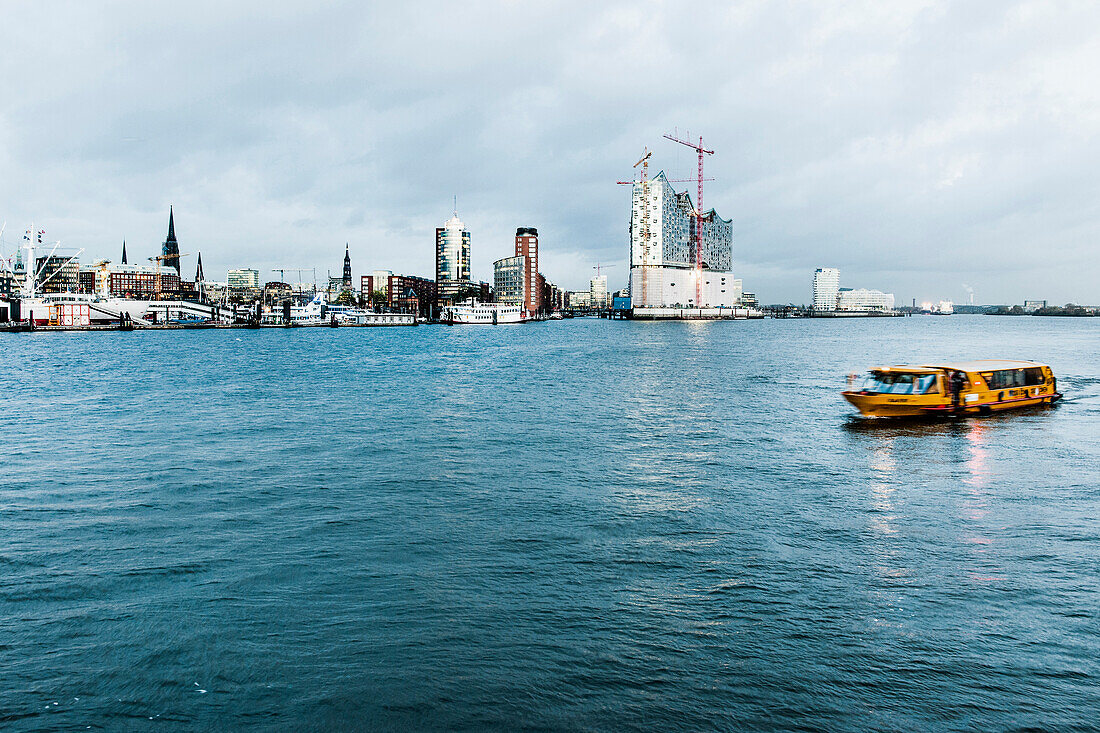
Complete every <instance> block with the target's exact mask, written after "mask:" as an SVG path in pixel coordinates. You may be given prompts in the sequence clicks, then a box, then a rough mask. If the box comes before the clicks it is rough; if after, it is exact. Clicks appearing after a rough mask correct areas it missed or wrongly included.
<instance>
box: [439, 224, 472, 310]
mask: <svg viewBox="0 0 1100 733" xmlns="http://www.w3.org/2000/svg"><path fill="white" fill-rule="evenodd" d="M435 282H436V285H437V286H438V289H439V297H440V298H444V299H452V298H454V296H455V295H457V294H458V293H459V291H461V290H465V289H467V288H469V287H471V285H472V284H471V282H470V233H469V232H468V231H466V228H465V226H464V225H463V224H462V220H461V219H459V218H458V211H455V212H454V214H453V215H452V216H451V218H450V219H448V220H447V222H446V223H445V224H444V225H443V226H442V227H438V228H437V229H436V230H435Z"/></svg>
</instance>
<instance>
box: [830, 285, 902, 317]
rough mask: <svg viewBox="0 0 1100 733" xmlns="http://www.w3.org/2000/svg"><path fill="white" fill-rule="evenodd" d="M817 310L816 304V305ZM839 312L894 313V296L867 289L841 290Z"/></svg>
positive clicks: (838, 303)
mask: <svg viewBox="0 0 1100 733" xmlns="http://www.w3.org/2000/svg"><path fill="white" fill-rule="evenodd" d="M815 309H816V303H815ZM834 310H838V311H882V312H885V311H892V310H894V294H893V293H884V292H882V291H881V290H868V289H867V288H855V289H853V288H840V289H839V290H838V291H837V298H836V307H835V309H834Z"/></svg>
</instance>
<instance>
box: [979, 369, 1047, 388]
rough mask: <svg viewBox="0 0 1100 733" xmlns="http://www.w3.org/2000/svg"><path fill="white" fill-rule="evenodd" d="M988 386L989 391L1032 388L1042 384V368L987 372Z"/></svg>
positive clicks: (984, 375) (985, 374)
mask: <svg viewBox="0 0 1100 733" xmlns="http://www.w3.org/2000/svg"><path fill="white" fill-rule="evenodd" d="M982 376H983V377H985V381H986V384H988V385H989V389H1009V388H1011V387H1032V386H1035V385H1038V384H1042V383H1043V381H1044V379H1043V369H1042V367H1029V368H1027V369H1001V370H1000V371H996V372H985V373H983V374H982Z"/></svg>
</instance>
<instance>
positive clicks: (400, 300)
mask: <svg viewBox="0 0 1100 733" xmlns="http://www.w3.org/2000/svg"><path fill="white" fill-rule="evenodd" d="M382 289H384V290H385V292H386V303H387V304H388V305H389V307H390V309H391V310H392V311H394V312H395V313H416V314H418V315H420V316H423V317H424V318H431V317H432V307H433V306H434V305H435V301H436V293H437V290H436V284H435V280H430V279H428V278H426V277H417V276H415V275H390V276H389V277H388V278H386V282H385V284H384V285H383V288H382Z"/></svg>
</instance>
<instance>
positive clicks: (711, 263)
mask: <svg viewBox="0 0 1100 733" xmlns="http://www.w3.org/2000/svg"><path fill="white" fill-rule="evenodd" d="M633 188H634V195H633V206H632V210H631V220H630V242H631V245H630V292H631V294H632V296H633V305H634V307H649V308H662V307H663V308H673V307H691V308H697V307H703V308H712V307H713V308H716V307H727V308H728V307H733V306H735V305H737V302H738V300H739V299H740V297H741V293H740V290H739V289H738V287H739V284H740V281H739V280H735V278H734V277H733V221H732V220H730V219H723V218H722V217H720V216H719V215H718V213H717V212H716V211H715V210H714V209H711V210H710V211H708V212H706V213H705V214H703V216H702V217H700V218H698V219H697V218H696V216H695V213H696V212H695V205H694V204H693V203H692V200H691V196H690V194H688V193H687V192H686V191H685V192H683V193H677V192H676V191H675V190H673V188H672V185H671V184H670V183H669V182H668V178H667V177H666V176H665V174H664V172H663V171H662V172H661V173H659V174H657V176H656V177H654V178H653V179H651V180H650V181H649V185H648V189H649V201H648V202H646V201H644V200H643V196H642V185H641V184H640V183H635V184H634V187H633ZM647 213H648V219H647V218H646V216H647ZM697 224H698V226H700V227H701V230H700V231H701V233H702V248H701V255H702V258H701V261H700V262H699V263H698V264H699V265H700V269H701V271H702V273H701V276H702V278H703V282H702V283H698V280H697V278H698V277H699V276H698V275H697V274H696V264H697V263H696V259H697V256H696V249H697V248H696V226H697ZM646 231H648V234H649V237H648V242H649V246H648V253H647V252H646V249H647V248H646V246H645V236H644V234H645V232H646ZM697 283H698V285H697ZM697 289H698V291H699V293H698V295H699V299H700V302H699V303H696V295H697ZM605 294H606V293H605Z"/></svg>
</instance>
